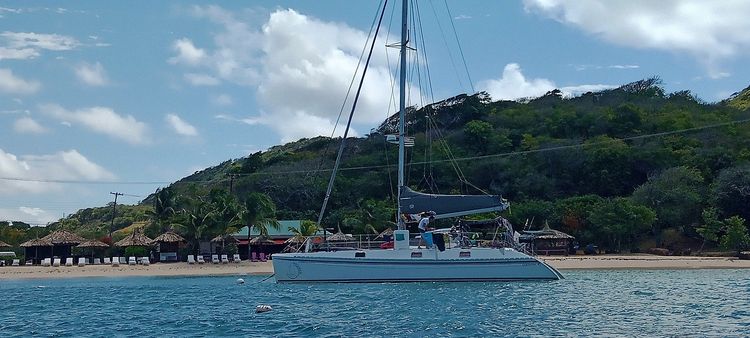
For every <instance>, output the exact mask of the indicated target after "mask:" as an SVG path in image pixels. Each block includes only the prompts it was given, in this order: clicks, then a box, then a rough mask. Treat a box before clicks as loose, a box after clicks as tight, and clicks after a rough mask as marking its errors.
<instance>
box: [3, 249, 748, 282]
mask: <svg viewBox="0 0 750 338" xmlns="http://www.w3.org/2000/svg"><path fill="white" fill-rule="evenodd" d="M538 258H539V259H541V260H542V261H544V262H546V263H547V264H549V265H551V266H552V267H554V268H556V269H559V270H563V271H565V270H692V269H750V260H740V259H738V258H736V257H696V256H655V255H647V254H637V255H597V256H538ZM271 274H273V265H272V264H271V262H270V261H268V262H241V263H229V264H211V263H206V264H187V263H185V262H180V263H155V264H151V265H149V266H143V265H135V266H129V265H120V266H119V267H112V266H109V265H87V266H85V267H78V266H71V267H66V266H61V267H43V266H4V267H0V280H16V279H49V278H55V279H56V278H85V277H136V276H138V277H148V276H177V277H180V276H183V277H184V276H227V275H238V276H242V275H265V276H268V275H271Z"/></svg>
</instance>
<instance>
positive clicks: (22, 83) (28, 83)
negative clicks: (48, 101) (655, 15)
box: [0, 68, 41, 94]
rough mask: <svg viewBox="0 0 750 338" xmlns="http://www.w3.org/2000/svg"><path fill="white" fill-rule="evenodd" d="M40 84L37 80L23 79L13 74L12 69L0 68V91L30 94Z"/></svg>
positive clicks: (37, 88)
mask: <svg viewBox="0 0 750 338" xmlns="http://www.w3.org/2000/svg"><path fill="white" fill-rule="evenodd" d="M39 87H41V85H40V84H39V82H37V81H33V80H24V79H22V78H20V77H17V76H15V75H13V71H12V70H10V69H7V68H0V93H8V94H32V93H35V92H36V91H37V90H39Z"/></svg>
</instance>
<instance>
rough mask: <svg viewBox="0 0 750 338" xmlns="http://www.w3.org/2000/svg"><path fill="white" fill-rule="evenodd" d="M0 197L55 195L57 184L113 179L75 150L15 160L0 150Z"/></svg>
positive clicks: (9, 154)
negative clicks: (66, 181)
mask: <svg viewBox="0 0 750 338" xmlns="http://www.w3.org/2000/svg"><path fill="white" fill-rule="evenodd" d="M0 177H3V178H6V179H4V180H0V193H13V194H19V193H35V194H38V193H45V192H50V191H59V190H60V189H61V188H62V187H61V185H60V184H58V183H55V182H49V181H60V180H87V181H89V180H90V181H101V180H111V179H114V178H115V175H113V174H112V173H110V172H109V171H107V170H106V169H104V168H103V167H101V166H100V165H98V164H96V163H94V162H91V161H90V160H89V159H87V158H86V157H85V156H83V155H81V154H80V153H79V152H78V151H77V150H68V151H60V152H57V153H54V154H49V155H23V156H20V157H18V156H16V155H14V154H11V153H7V152H5V151H4V150H3V149H0ZM45 181H47V182H45Z"/></svg>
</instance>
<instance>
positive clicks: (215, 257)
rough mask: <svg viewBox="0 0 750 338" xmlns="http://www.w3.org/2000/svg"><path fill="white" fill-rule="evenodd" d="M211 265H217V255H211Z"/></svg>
mask: <svg viewBox="0 0 750 338" xmlns="http://www.w3.org/2000/svg"><path fill="white" fill-rule="evenodd" d="M211 263H214V264H219V255H211Z"/></svg>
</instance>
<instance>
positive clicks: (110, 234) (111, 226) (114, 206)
mask: <svg viewBox="0 0 750 338" xmlns="http://www.w3.org/2000/svg"><path fill="white" fill-rule="evenodd" d="M109 194H110V195H115V203H112V224H110V226H109V239H112V231H114V228H115V215H116V214H117V196H122V195H125V194H123V193H121V192H110V193H109Z"/></svg>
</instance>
